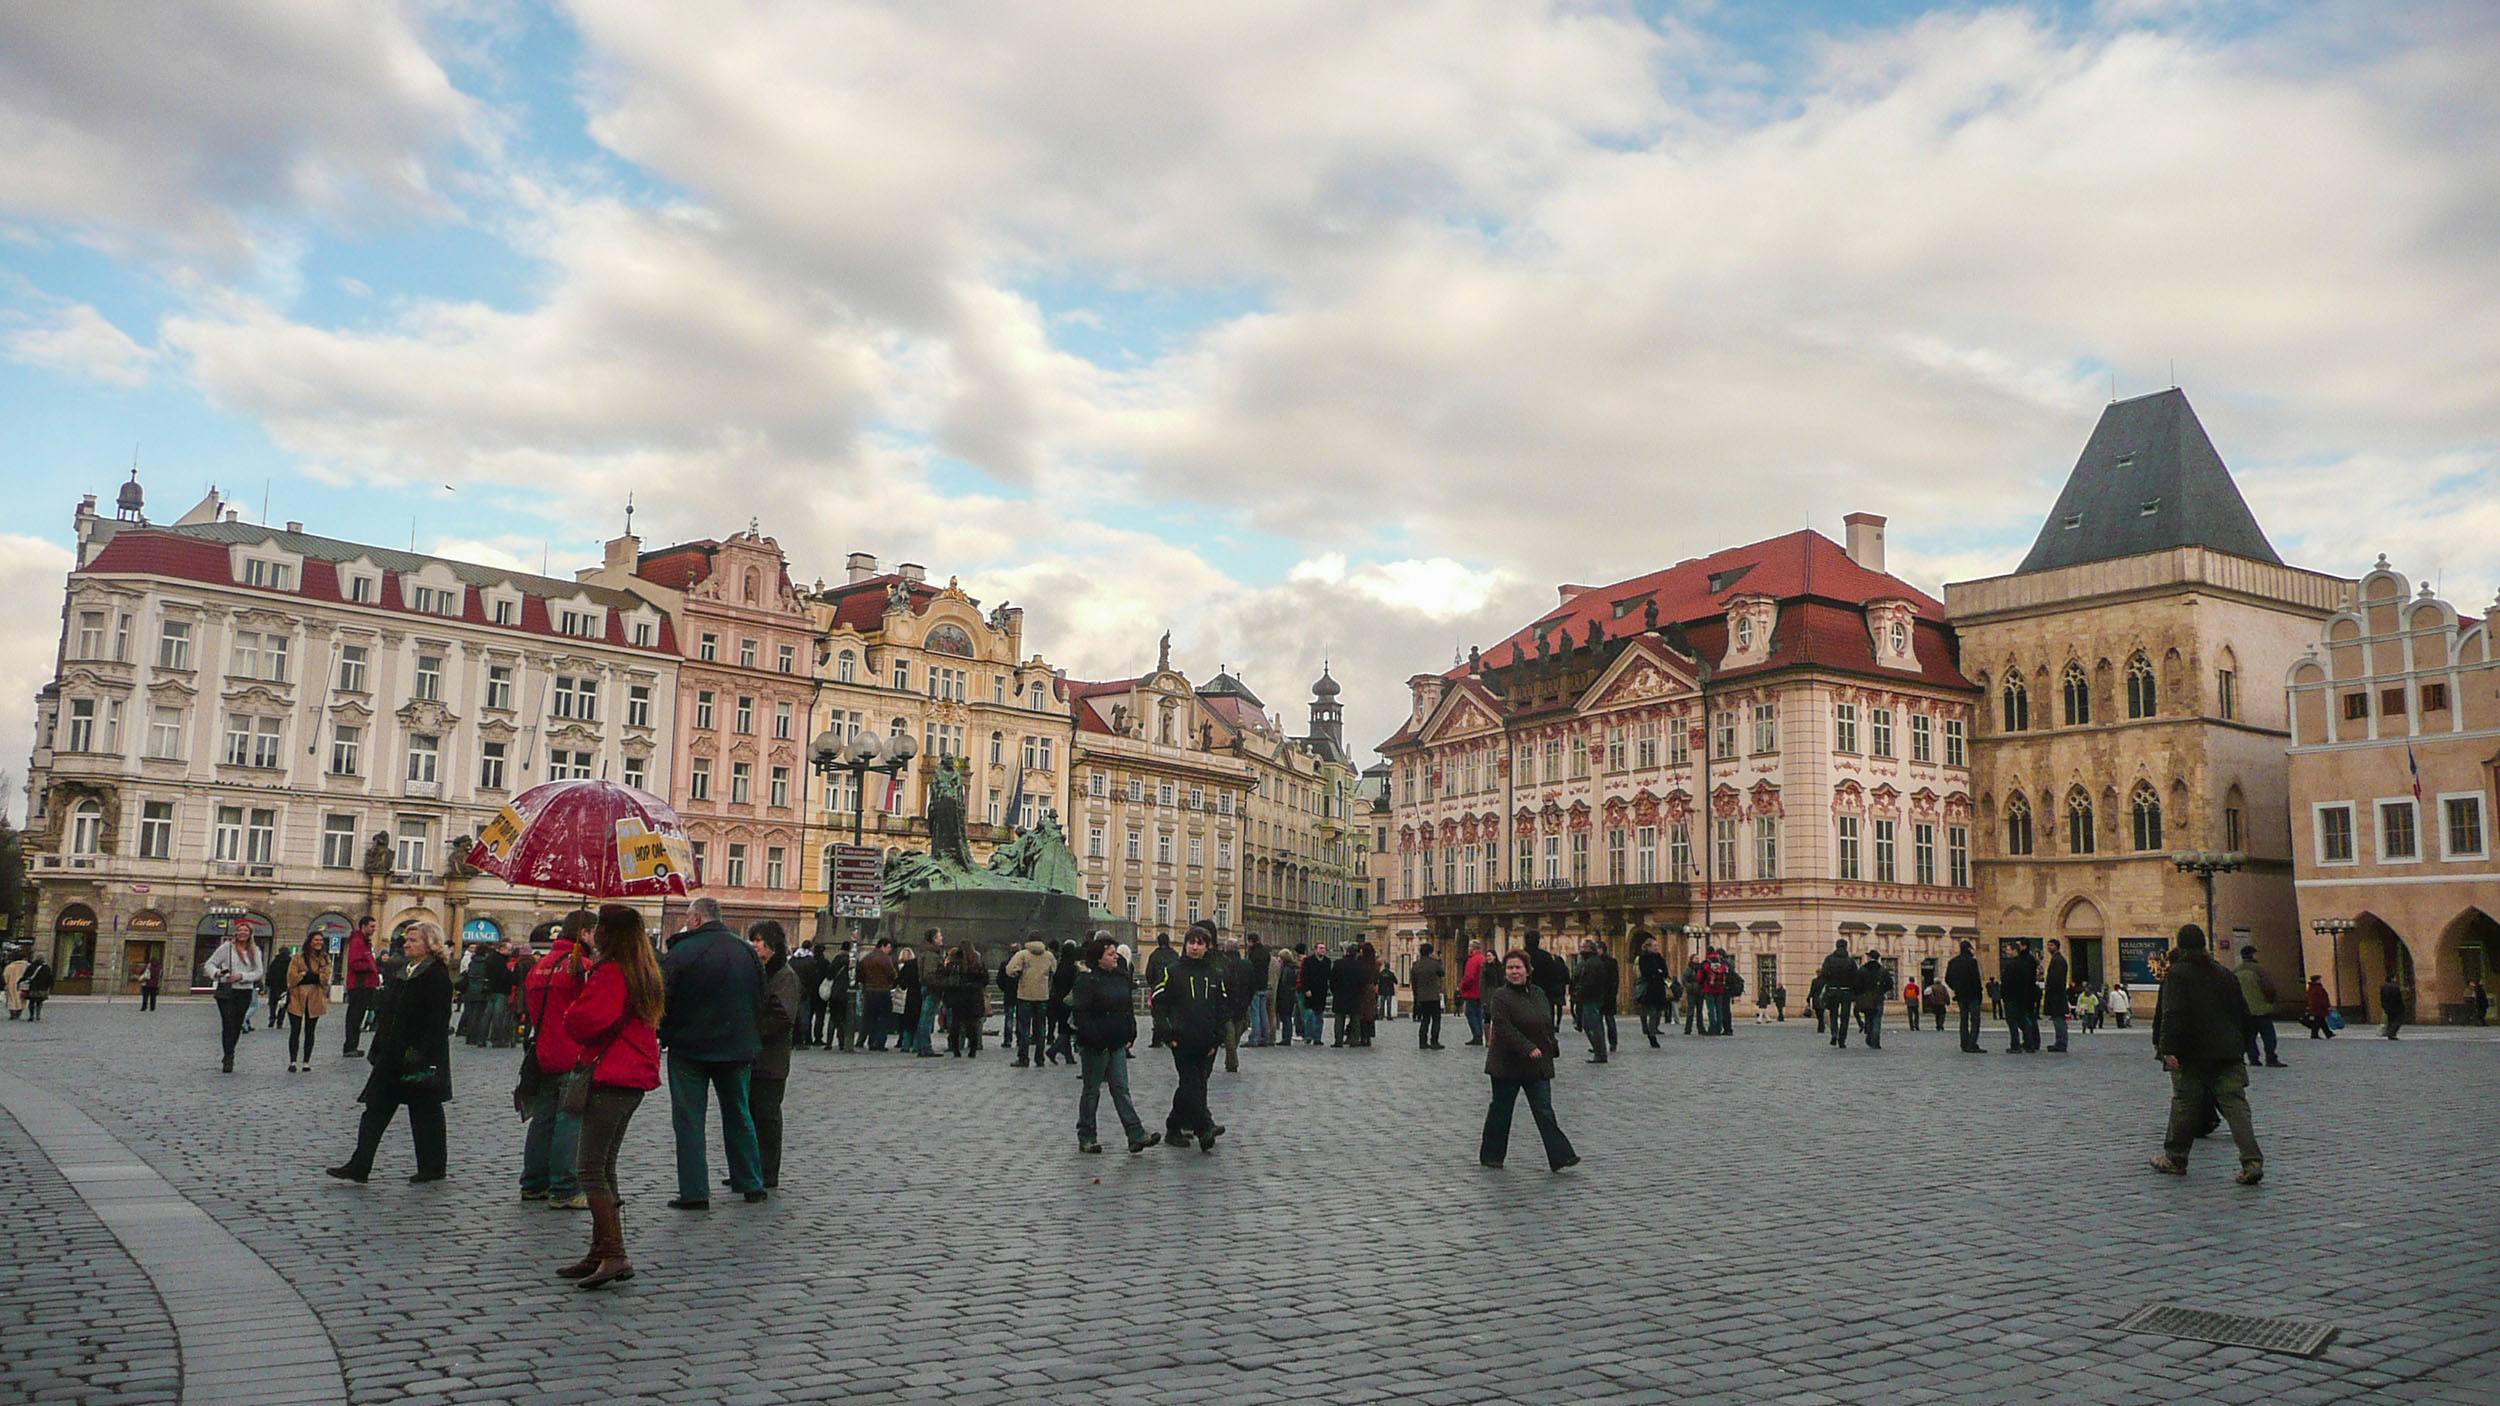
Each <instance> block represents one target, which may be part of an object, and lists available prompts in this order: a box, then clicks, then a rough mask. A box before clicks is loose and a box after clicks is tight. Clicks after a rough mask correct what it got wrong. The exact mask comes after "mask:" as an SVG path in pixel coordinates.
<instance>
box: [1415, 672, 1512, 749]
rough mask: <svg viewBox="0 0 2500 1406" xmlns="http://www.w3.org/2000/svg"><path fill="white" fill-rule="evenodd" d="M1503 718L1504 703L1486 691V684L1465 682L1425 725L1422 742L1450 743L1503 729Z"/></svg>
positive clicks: (1463, 681) (1461, 682) (1453, 689)
mask: <svg viewBox="0 0 2500 1406" xmlns="http://www.w3.org/2000/svg"><path fill="white" fill-rule="evenodd" d="M1499 715H1500V704H1498V703H1496V702H1495V701H1494V700H1493V698H1492V696H1491V695H1490V694H1487V693H1486V692H1485V691H1484V685H1482V684H1480V683H1477V682H1476V681H1475V680H1474V679H1461V680H1459V682H1458V686H1457V687H1455V688H1452V689H1451V690H1450V691H1449V693H1448V694H1447V695H1446V696H1444V697H1443V698H1442V700H1441V706H1440V707H1439V708H1438V709H1436V710H1435V711H1434V713H1433V716H1432V717H1431V718H1430V719H1429V720H1428V721H1427V722H1426V723H1425V724H1424V728H1423V732H1422V734H1421V737H1420V740H1421V741H1424V742H1427V743H1430V742H1447V741H1452V740H1454V739H1457V738H1461V737H1473V736H1475V735H1477V734H1479V733H1485V732H1492V731H1495V730H1497V729H1499V728H1500V727H1501V723H1500V721H1499Z"/></svg>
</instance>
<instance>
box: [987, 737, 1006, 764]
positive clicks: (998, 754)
mask: <svg viewBox="0 0 2500 1406" xmlns="http://www.w3.org/2000/svg"><path fill="white" fill-rule="evenodd" d="M1006 764H1007V734H1005V733H1003V732H993V733H991V734H990V765H991V766H1005V765H1006Z"/></svg>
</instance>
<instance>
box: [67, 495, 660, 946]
mask: <svg viewBox="0 0 2500 1406" xmlns="http://www.w3.org/2000/svg"><path fill="white" fill-rule="evenodd" d="M76 532H77V540H78V555H77V565H76V567H75V568H74V569H73V570H72V571H71V573H70V575H69V581H68V585H67V590H66V600H65V607H64V610H63V613H62V638H61V645H60V652H59V655H58V666H57V668H56V670H55V674H54V677H53V678H52V680H51V681H50V682H49V683H48V684H47V685H46V686H45V687H44V688H43V689H42V691H41V692H40V693H39V695H38V697H37V736H36V746H35V751H34V756H33V759H32V761H31V763H30V765H29V768H28V782H27V794H28V817H29V823H28V849H29V859H30V870H31V873H32V876H33V878H34V879H35V880H36V881H37V883H38V885H39V889H40V899H39V907H38V911H37V928H38V932H37V934H36V936H37V938H38V940H39V941H44V942H46V943H47V944H49V945H50V946H51V948H52V950H53V951H54V955H55V957H56V963H55V965H56V966H57V968H58V969H59V971H60V973H61V975H62V977H63V979H64V982H65V988H64V989H67V990H71V991H77V990H82V989H86V987H87V985H88V983H89V982H90V981H92V982H93V983H94V984H95V986H96V987H97V988H98V989H107V988H109V989H127V988H129V987H131V986H132V985H133V982H132V976H133V973H135V972H136V970H137V969H138V967H139V966H140V965H142V964H144V963H145V962H146V961H148V960H151V959H154V960H160V961H162V962H163V963H164V965H165V967H166V969H167V972H168V974H169V980H170V981H171V982H172V983H173V984H176V985H177V987H178V986H179V983H181V982H182V981H183V980H184V979H185V978H186V977H188V976H189V975H191V974H193V973H196V971H197V970H198V967H199V964H200V963H201V962H203V961H205V960H206V959H207V957H208V955H209V954H210V953H211V952H212V951H213V950H215V948H216V945H217V944H218V943H219V942H220V941H222V940H224V938H225V936H226V934H227V933H228V932H229V931H230V930H231V929H232V928H233V926H234V925H235V924H236V923H237V922H239V921H241V920H244V919H247V918H248V919H252V920H255V921H256V925H257V926H260V927H262V928H263V929H264V930H266V931H267V932H268V933H269V935H270V938H271V941H272V943H273V945H275V946H295V945H298V944H300V943H302V942H303V941H304V939H305V938H306V936H307V935H308V934H309V933H311V932H312V931H315V930H320V931H326V932H329V933H331V934H332V935H333V936H334V937H335V936H340V935H343V934H344V932H345V931H346V928H347V926H348V925H349V924H352V923H353V922H354V921H355V920H356V919H357V918H359V917H361V916H363V915H365V914H367V913H371V914H373V915H374V916H375V917H376V918H377V919H378V920H380V921H381V922H382V923H383V924H384V928H385V931H386V932H388V931H390V930H393V929H395V928H396V927H398V926H399V925H401V924H404V923H406V922H409V921H412V920H414V919H417V918H426V919H429V920H432V921H434V922H437V923H439V924H442V925H443V926H444V928H445V930H446V931H447V932H461V931H462V930H463V929H464V928H465V929H466V935H467V936H469V937H470V938H472V939H481V938H482V939H491V938H495V937H500V936H502V935H503V934H506V933H512V932H522V931H526V930H527V929H528V928H529V927H530V926H532V925H533V924H534V923H536V922H537V921H539V920H541V919H543V918H547V917H552V916H554V915H556V914H558V913H560V912H562V911H563V910H565V909H567V908H569V907H571V906H572V902H571V901H570V900H567V899H564V898H562V897H561V896H557V895H541V894H538V893H534V892H527V891H516V890H513V889H510V888H507V887H506V886H505V885H503V884H502V883H501V882H500V881H497V880H493V879H488V878H485V877H483V876H477V875H474V874H473V873H471V872H470V871H469V870H468V869H467V868H466V866H465V864H463V863H462V862H461V860H462V858H463V857H464V856H465V854H466V849H467V840H468V838H469V837H470V836H473V835H475V834H476V833H477V831H478V829H479V827H481V826H482V825H483V824H484V823H485V822H486V821H487V820H488V819H490V818H492V817H493V815H494V814H495V812H496V811H497V809H499V808H500V807H501V806H502V805H503V803H504V802H505V801H507V800H508V799H510V798H511V797H512V796H513V795H515V794H517V793H519V792H521V791H523V790H526V789H528V788H529V787H530V786H532V785H535V784H537V783H538V782H540V781H545V780H551V779H558V778H562V777H574V776H579V777H596V776H606V777H613V778H617V779H621V780H627V781H631V782H633V783H634V784H636V785H641V786H644V787H647V788H649V789H652V790H655V791H660V792H663V793H664V792H665V791H666V790H667V789H668V787H669V785H670V782H671V763H672V749H671V745H670V742H671V737H672V730H673V728H674V726H675V708H676V693H677V657H676V650H677V641H676V638H675V635H674V633H673V629H672V626H671V623H670V621H669V618H668V616H667V614H666V613H665V612H663V611H661V610H660V609H658V608H656V607H654V606H652V605H650V604H648V603H647V602H645V601H642V600H640V599H638V598H636V597H634V596H632V595H629V594H626V593H623V592H619V591H615V590H610V589H607V588H604V587H601V586H597V585H589V584H583V583H577V582H571V581H559V580H552V579H549V578H545V577H538V576H530V575H525V574H522V573H518V572H510V571H502V570H497V569H493V568H488V567H481V566H475V565H470V564H468V563H464V562H455V561H448V560H445V559H442V558H439V557H428V556H419V555H416V554H414V553H409V552H402V551H395V550H391V549H388V548H383V547H372V546H363V545H359V544H356V543H352V542H342V541H338V540H335V539H332V538H327V537H320V536H315V535H312V534H308V533H306V532H304V531H303V530H302V528H301V526H300V525H299V524H295V523H288V524H287V525H286V526H285V528H284V529H283V530H281V529H278V528H273V527H267V526H261V525H256V524H251V523H244V522H240V521H237V520H236V518H235V515H234V514H233V513H232V512H230V511H228V510H226V509H225V508H224V507H223V505H222V504H221V502H220V501H219V499H218V498H217V496H216V494H214V493H213V492H212V493H211V494H210V495H209V497H208V498H207V500H205V501H203V502H202V503H201V504H200V505H199V506H197V507H195V508H194V509H192V510H191V511H190V512H189V513H187V514H185V515H184V516H183V517H182V518H181V519H180V520H179V521H177V522H175V523H174V524H172V525H170V526H166V525H158V524H152V523H149V522H148V521H147V520H146V518H145V514H144V511H143V502H142V499H141V495H140V493H139V488H138V484H137V483H136V481H135V480H134V481H133V482H132V483H130V484H128V485H125V486H124V488H123V490H122V494H121V498H120V502H119V506H118V510H117V512H116V515H115V516H114V517H112V518H109V519H108V518H105V517H102V516H100V515H98V514H97V513H96V511H95V508H94V500H93V499H92V498H89V499H88V500H87V501H85V502H83V503H82V504H80V506H79V509H78V513H77V518H76Z"/></svg>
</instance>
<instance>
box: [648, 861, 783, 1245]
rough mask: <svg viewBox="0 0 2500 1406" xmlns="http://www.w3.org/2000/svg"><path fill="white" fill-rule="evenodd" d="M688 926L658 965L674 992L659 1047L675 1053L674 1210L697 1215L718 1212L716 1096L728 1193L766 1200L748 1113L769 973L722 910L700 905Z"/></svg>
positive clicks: (690, 909) (706, 902) (671, 1087)
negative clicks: (711, 1139)
mask: <svg viewBox="0 0 2500 1406" xmlns="http://www.w3.org/2000/svg"><path fill="white" fill-rule="evenodd" d="M686 918H687V921H688V922H689V923H691V924H692V926H690V927H688V928H687V929H686V930H685V931H683V932H681V933H679V934H677V936H676V937H674V938H672V939H670V940H669V944H668V955H667V956H665V957H663V958H661V959H660V977H661V980H662V981H663V982H664V983H665V984H666V986H667V992H668V996H667V1002H668V1004H667V1008H666V1010H665V1011H664V1012H663V1013H662V1014H661V1016H660V1047H661V1048H662V1049H664V1050H666V1051H668V1103H669V1124H670V1126H671V1127H672V1128H673V1129H674V1130H675V1131H676V1134H677V1198H676V1199H675V1200H673V1201H671V1202H669V1203H668V1204H669V1206H670V1207H671V1208H672V1209H675V1210H680V1211H700V1210H706V1209H708V1208H710V1206H711V1204H712V1183H711V1169H710V1168H709V1167H708V1166H707V1165H706V1164H705V1162H704V1127H703V1124H704V1120H705V1115H706V1112H707V1109H706V1101H707V1095H710V1094H715V1093H716V1094H718V1095H719V1096H720V1124H721V1127H720V1132H721V1142H722V1143H723V1144H724V1147H725V1150H726V1152H727V1154H728V1157H729V1184H730V1186H731V1188H732V1189H734V1190H736V1191H737V1192H739V1193H740V1194H741V1195H743V1196H745V1197H746V1199H747V1200H749V1201H761V1200H763V1199H764V1197H765V1192H764V1169H763V1156H762V1153H761V1151H760V1150H759V1149H758V1148H757V1146H756V1142H755V1114H754V1111H753V1110H752V1109H750V1108H749V1107H748V1105H747V1097H748V1093H749V1091H750V1087H751V1084H750V1081H751V1080H752V1079H753V1078H754V1074H755V1057H756V1055H758V1054H759V1053H761V1052H762V1050H763V1048H764V1042H763V1037H762V1034H761V1032H760V1031H758V1030H757V1028H756V1015H755V1013H756V1011H757V1010H758V1009H759V1008H761V1007H762V1005H763V1001H764V968H763V964H762V963H759V962H757V961H756V960H755V953H754V951H753V949H751V948H749V947H748V946H747V945H746V944H745V943H744V942H741V941H739V940H738V936H737V934H735V933H733V932H731V931H730V930H729V929H728V928H726V927H724V926H722V924H721V920H720V902H719V900H717V899H711V898H698V899H696V900H694V902H692V903H690V904H688V905H687V908H686Z"/></svg>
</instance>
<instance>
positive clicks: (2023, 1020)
mask: <svg viewBox="0 0 2500 1406" xmlns="http://www.w3.org/2000/svg"><path fill="white" fill-rule="evenodd" d="M1997 979H1998V981H1999V982H2000V983H2002V985H2003V987H2004V1001H2005V1035H2006V1046H2005V1052H2006V1053H2007V1054H2036V1053H2038V1052H2039V1049H2040V963H2039V962H2038V961H2037V960H2035V959H2034V958H2033V957H2032V955H2031V944H2030V943H2028V942H2025V941H2024V940H2023V939H2021V938H2019V937H2018V938H2015V939H2013V940H2012V941H2011V942H2009V943H2008V944H2007V945H2006V949H2005V960H2003V961H2002V962H1999V963H1998V964H1997Z"/></svg>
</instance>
